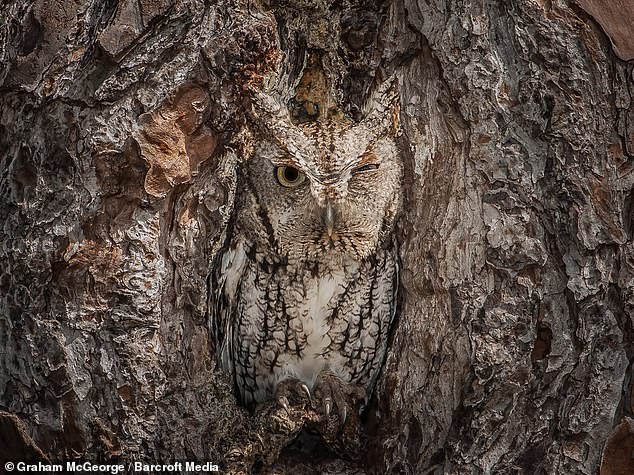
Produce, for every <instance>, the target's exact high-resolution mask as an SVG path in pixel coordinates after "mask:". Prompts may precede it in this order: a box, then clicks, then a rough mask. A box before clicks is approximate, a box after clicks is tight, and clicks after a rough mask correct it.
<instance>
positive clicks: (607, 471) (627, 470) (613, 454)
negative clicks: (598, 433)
mask: <svg viewBox="0 0 634 475" xmlns="http://www.w3.org/2000/svg"><path fill="white" fill-rule="evenodd" d="M632 473H634V420H633V419H630V418H629V417H625V418H623V421H621V423H620V424H619V425H618V426H616V427H615V428H614V430H613V431H612V433H611V434H610V436H609V437H608V440H607V441H606V442H605V447H604V448H603V455H602V457H601V471H600V475H631V474H632Z"/></svg>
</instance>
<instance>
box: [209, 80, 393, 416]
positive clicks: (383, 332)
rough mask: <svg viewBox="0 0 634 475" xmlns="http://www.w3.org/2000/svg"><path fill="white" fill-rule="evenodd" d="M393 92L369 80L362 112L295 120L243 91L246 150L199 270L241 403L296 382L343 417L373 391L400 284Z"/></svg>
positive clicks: (223, 360) (223, 362) (222, 358)
mask: <svg viewBox="0 0 634 475" xmlns="http://www.w3.org/2000/svg"><path fill="white" fill-rule="evenodd" d="M394 91H395V86H394V85H392V84H391V83H385V84H384V85H382V86H381V87H379V88H378V92H377V93H376V94H375V96H373V97H374V98H373V99H372V100H370V101H369V106H368V107H367V108H366V113H365V115H364V118H363V119H362V120H360V121H352V120H348V119H323V120H317V121H314V122H310V123H304V124H298V125H295V124H293V123H292V122H291V120H290V117H289V114H288V111H287V110H286V109H285V108H284V107H283V106H281V105H280V104H279V103H277V102H276V101H275V100H274V99H273V98H272V97H271V96H269V95H267V94H264V93H259V94H257V95H256V97H255V100H254V101H253V113H252V114H251V123H252V126H253V131H254V132H253V137H254V140H253V144H252V148H251V153H250V156H249V157H248V158H247V159H246V160H243V161H242V162H241V164H240V165H239V170H238V177H237V183H238V188H237V191H236V197H235V204H234V210H233V216H232V218H231V220H230V223H229V226H228V229H227V232H226V241H225V245H224V248H223V249H222V250H221V251H220V252H219V253H218V256H217V258H216V260H215V264H214V266H213V270H212V272H211V274H210V279H209V282H210V286H209V305H210V312H211V322H210V324H211V331H212V336H213V340H214V343H215V348H216V354H217V357H218V361H219V364H220V366H221V367H222V368H224V369H225V370H226V371H228V372H229V374H230V375H231V377H232V379H233V382H234V384H235V388H236V391H237V394H238V396H239V399H240V400H241V402H242V403H243V404H244V405H245V406H247V407H251V408H253V407H255V406H256V405H257V404H259V403H262V402H264V401H267V400H270V399H273V398H275V397H278V396H280V394H282V395H284V394H286V393H287V392H288V391H289V390H296V391H300V392H304V393H306V395H307V396H308V397H309V398H311V400H312V401H313V402H314V403H315V404H317V405H318V406H319V407H321V408H322V411H324V412H325V413H326V414H329V413H330V411H331V410H333V409H335V411H333V413H334V412H338V414H339V415H340V416H341V415H343V419H344V420H345V414H346V412H347V411H352V410H355V405H354V400H361V402H360V403H359V404H358V405H357V406H356V410H357V412H358V410H359V408H362V407H363V405H364V404H365V403H367V399H368V398H369V397H370V395H371V393H372V390H373V387H374V385H375V383H376V380H377V377H378V374H379V371H380V369H381V366H382V363H383V360H384V356H385V353H386V349H387V343H388V334H389V333H390V328H391V326H392V324H393V321H394V317H395V310H396V295H397V287H398V257H397V247H396V242H395V239H394V237H393V229H394V225H395V219H396V218H397V215H398V212H399V208H400V205H401V200H402V175H403V166H402V160H401V156H400V153H399V149H398V146H397V141H396V137H397V134H398V107H397V102H398V97H397V94H396V93H395V92H394ZM351 398H352V400H353V401H352V402H351V401H350V399H351ZM348 414H349V412H348Z"/></svg>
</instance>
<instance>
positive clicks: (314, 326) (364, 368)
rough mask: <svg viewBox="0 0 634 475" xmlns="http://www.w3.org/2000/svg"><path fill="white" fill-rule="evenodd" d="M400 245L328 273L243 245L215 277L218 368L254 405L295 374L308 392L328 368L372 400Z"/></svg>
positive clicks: (223, 258)
mask: <svg viewBox="0 0 634 475" xmlns="http://www.w3.org/2000/svg"><path fill="white" fill-rule="evenodd" d="M397 275H398V265H397V257H396V247H395V245H392V246H387V247H382V248H379V249H377V251H376V252H375V253H374V254H373V255H372V256H370V257H369V258H368V259H365V260H361V261H355V260H349V261H345V262H343V263H342V264H341V265H339V266H336V267H335V268H332V266H325V265H323V264H319V263H313V264H312V265H306V263H305V262H287V261H286V259H283V258H281V257H280V256H279V255H277V254H275V253H272V252H270V251H269V252H263V253H259V252H258V251H257V250H256V249H255V248H254V245H253V244H250V243H247V242H245V241H244V240H237V241H234V242H233V243H232V245H231V246H229V247H228V248H227V249H226V250H225V251H224V253H222V254H221V255H220V256H219V257H218V259H217V261H216V265H215V268H214V273H213V275H212V276H211V284H212V285H211V289H210V305H211V310H212V312H213V316H212V321H211V325H212V333H213V338H214V341H215V344H216V353H217V357H218V362H219V364H220V366H221V367H222V368H224V369H225V370H227V371H229V373H230V374H231V375H232V378H233V380H234V382H235V385H236V387H237V389H238V391H239V394H240V397H241V399H242V402H243V403H244V404H246V405H248V406H252V405H254V404H255V403H259V402H262V401H264V400H267V399H269V398H271V397H272V396H273V394H274V390H275V387H276V386H277V384H278V383H279V382H280V381H282V380H283V379H284V378H286V377H289V376H292V377H295V378H297V379H300V380H302V381H304V382H305V383H306V384H307V385H308V386H309V387H311V386H312V384H313V383H314V382H315V379H316V377H317V375H318V374H319V372H320V371H321V370H323V369H329V370H330V371H332V372H334V373H335V374H337V375H338V376H339V377H340V378H342V379H343V380H344V381H347V382H352V383H355V384H359V385H361V386H363V387H365V389H366V393H367V394H368V395H369V394H370V393H371V391H372V388H373V386H374V383H375V381H376V379H377V377H378V373H379V370H380V368H381V365H382V362H383V359H384V355H385V351H386V347H387V338H388V332H389V330H390V327H391V324H392V321H393V318H394V314H395V306H396V290H397Z"/></svg>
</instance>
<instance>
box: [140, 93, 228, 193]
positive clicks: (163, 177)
mask: <svg viewBox="0 0 634 475" xmlns="http://www.w3.org/2000/svg"><path fill="white" fill-rule="evenodd" d="M208 107H209V95H208V94H207V92H206V91H205V90H204V89H202V88H200V87H198V86H186V87H183V88H181V89H179V90H178V91H177V92H176V93H175V94H174V96H172V97H171V98H169V99H168V100H167V101H166V102H165V103H164V104H163V105H161V106H160V107H159V108H157V109H156V110H154V111H152V112H149V113H147V114H143V115H142V116H141V117H140V118H139V123H140V126H141V130H140V131H139V133H138V134H137V135H136V137H135V139H136V141H137V143H138V144H139V147H140V149H141V157H142V158H143V159H144V160H145V161H146V162H147V163H148V165H149V166H150V169H149V170H148V172H147V175H146V176H145V184H144V188H145V191H146V192H147V193H149V194H150V195H152V196H156V197H159V198H162V197H164V196H165V195H166V194H167V193H168V192H169V191H170V190H171V189H172V188H173V187H174V186H176V185H179V184H181V183H187V182H189V181H190V180H191V179H192V177H193V176H195V175H197V174H198V166H199V165H200V163H202V162H203V161H205V160H206V159H208V158H209V157H210V156H211V154H212V153H213V151H214V149H215V148H216V145H217V143H218V141H217V138H216V136H215V134H213V132H212V131H211V129H210V128H209V127H207V126H206V125H203V123H202V122H203V120H204V117H205V111H207V109H208Z"/></svg>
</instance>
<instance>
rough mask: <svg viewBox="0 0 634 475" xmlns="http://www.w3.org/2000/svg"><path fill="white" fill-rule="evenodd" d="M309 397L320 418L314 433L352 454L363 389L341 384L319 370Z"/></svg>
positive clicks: (357, 439)
mask: <svg viewBox="0 0 634 475" xmlns="http://www.w3.org/2000/svg"><path fill="white" fill-rule="evenodd" d="M313 397H314V400H315V406H316V410H317V411H318V413H319V416H320V417H319V422H318V430H319V433H320V435H321V437H322V439H323V440H324V442H326V444H328V445H330V446H343V447H342V448H344V449H347V450H346V452H348V453H354V450H356V449H357V448H358V447H359V446H360V437H361V421H360V419H359V408H360V406H361V404H362V402H363V400H364V398H365V390H364V389H363V388H362V387H361V386H358V385H356V384H351V383H347V382H345V381H343V380H342V379H341V378H339V377H338V376H337V375H335V374H334V373H332V372H331V371H322V372H321V373H320V374H319V376H318V377H317V381H316V382H315V385H314V387H313Z"/></svg>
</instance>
